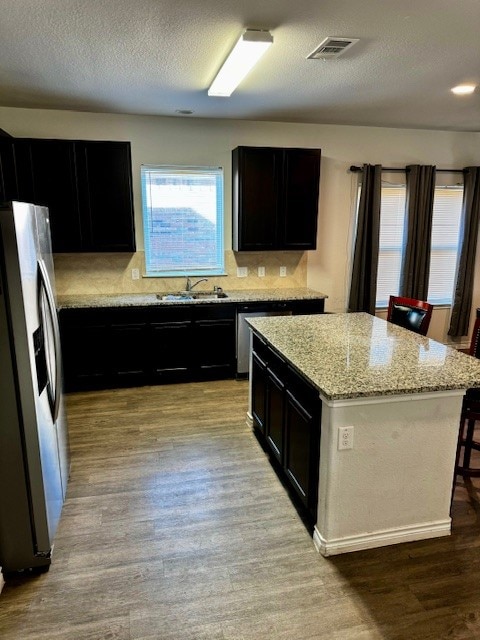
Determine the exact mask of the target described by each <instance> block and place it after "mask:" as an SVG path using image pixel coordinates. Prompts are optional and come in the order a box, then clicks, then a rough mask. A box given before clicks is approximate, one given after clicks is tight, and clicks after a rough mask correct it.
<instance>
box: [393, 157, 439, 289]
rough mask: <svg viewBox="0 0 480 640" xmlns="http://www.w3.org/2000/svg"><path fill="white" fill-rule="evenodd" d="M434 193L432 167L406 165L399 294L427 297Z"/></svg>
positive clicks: (433, 170) (433, 172)
mask: <svg viewBox="0 0 480 640" xmlns="http://www.w3.org/2000/svg"><path fill="white" fill-rule="evenodd" d="M434 194H435V167H434V166H427V165H410V166H408V167H407V193H406V196H407V198H406V204H405V231H404V243H405V250H404V253H403V262H402V271H401V276H400V295H401V296H407V297H408V298H416V299H417V300H426V299H427V296H428V276H429V274H430V244H431V237H432V216H433V196H434Z"/></svg>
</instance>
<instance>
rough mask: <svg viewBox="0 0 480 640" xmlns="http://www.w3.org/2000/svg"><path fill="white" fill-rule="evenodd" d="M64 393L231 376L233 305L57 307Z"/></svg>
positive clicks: (233, 362)
mask: <svg viewBox="0 0 480 640" xmlns="http://www.w3.org/2000/svg"><path fill="white" fill-rule="evenodd" d="M60 329H61V339H62V352H63V359H64V377H65V388H66V390H67V391H77V390H86V389H101V388H112V387H124V386H139V385H142V384H161V383H168V382H182V381H194V380H205V379H213V378H228V377H232V378H233V377H234V375H235V369H236V366H235V365H236V355H235V306H234V305H222V306H221V307H220V305H219V307H218V308H217V307H213V306H209V305H191V306H190V305H189V306H182V305H179V306H175V305H172V306H169V307H164V308H159V307H155V308H152V307H141V308H137V307H130V308H102V309H62V310H61V311H60Z"/></svg>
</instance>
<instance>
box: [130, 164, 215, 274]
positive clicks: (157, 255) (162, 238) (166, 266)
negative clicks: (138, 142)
mask: <svg viewBox="0 0 480 640" xmlns="http://www.w3.org/2000/svg"><path fill="white" fill-rule="evenodd" d="M155 177H158V178H159V179H161V178H162V177H163V178H164V179H165V181H166V182H168V180H170V181H171V185H170V186H169V185H168V184H164V185H161V184H160V185H155V184H154V182H155V180H154V179H155ZM202 177H203V178H206V179H207V181H208V179H210V182H211V186H210V187H207V189H206V190H205V193H204V194H201V195H200V194H196V193H195V190H194V187H193V188H190V192H191V193H188V189H185V193H182V192H181V191H180V190H179V189H178V188H177V189H176V187H179V186H180V185H179V184H177V183H176V181H177V180H178V182H179V183H180V182H181V180H182V179H187V180H188V179H189V178H190V179H192V180H193V179H194V178H197V179H200V180H201V179H202ZM141 184H142V212H143V237H144V246H145V271H146V273H145V275H146V276H147V277H166V276H168V277H169V276H184V275H192V276H214V275H224V274H225V253H224V208H223V202H224V176H223V169H222V167H200V166H196V167H194V166H173V165H142V166H141ZM156 186H157V187H158V189H156V193H154V189H155V187H156ZM162 188H163V189H164V193H163V194H162V193H161V192H160V191H159V190H160V189H162ZM209 190H210V191H211V192H210V193H209V192H208V191H209ZM175 191H177V192H175ZM177 202H178V206H176V207H175V205H176V204H177ZM158 204H164V208H165V209H168V207H169V206H170V207H171V208H172V209H173V208H176V209H178V211H179V212H181V210H182V208H184V209H185V213H184V220H182V219H181V217H179V218H178V225H179V227H178V230H177V231H178V236H176V240H177V242H178V252H176V253H175V252H174V250H173V249H172V246H171V245H170V241H171V240H175V235H174V234H168V233H166V232H165V227H166V225H165V221H163V228H162V226H161V224H160V225H159V220H158V218H157V220H155V217H154V216H155V214H154V210H155V209H156V208H159V207H158ZM155 205H157V206H155ZM187 211H189V212H191V213H190V215H193V216H194V218H193V219H197V220H200V222H201V220H202V219H203V220H207V221H209V222H211V223H213V229H212V235H211V236H208V238H207V240H208V243H209V244H210V245H212V246H211V247H204V248H205V249H206V252H205V253H204V254H203V255H202V252H201V247H200V251H198V252H195V251H192V246H194V245H195V243H196V239H195V238H193V241H192V236H191V235H189V234H190V233H193V234H194V233H195V229H194V227H192V225H190V224H189V222H188V218H185V217H186V216H187V215H188V214H187ZM177 215H179V216H181V214H180V213H178V214H177ZM172 219H173V221H174V222H175V216H174V215H172ZM155 223H157V227H156V228H157V231H156V230H155ZM192 242H193V244H192ZM198 242H200V239H198ZM169 245H170V246H169ZM195 248H197V247H195ZM162 250H164V251H165V253H162Z"/></svg>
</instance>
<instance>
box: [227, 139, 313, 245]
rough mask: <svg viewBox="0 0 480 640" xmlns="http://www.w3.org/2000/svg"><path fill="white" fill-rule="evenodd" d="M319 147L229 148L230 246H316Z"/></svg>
mask: <svg viewBox="0 0 480 640" xmlns="http://www.w3.org/2000/svg"><path fill="white" fill-rule="evenodd" d="M320 158H321V151H320V149H295V148H292V149H284V148H277V147H237V148H236V149H234V150H233V151H232V174H233V175H232V194H233V200H232V211H233V249H234V251H269V250H270V251H279V250H280V251H284V250H296V251H305V250H307V249H315V248H316V241H317V239H316V236H317V218H318V196H319V184H320Z"/></svg>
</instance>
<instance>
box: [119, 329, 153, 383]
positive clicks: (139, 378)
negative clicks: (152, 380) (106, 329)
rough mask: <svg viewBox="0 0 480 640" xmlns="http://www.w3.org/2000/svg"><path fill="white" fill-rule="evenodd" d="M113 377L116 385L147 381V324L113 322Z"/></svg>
mask: <svg viewBox="0 0 480 640" xmlns="http://www.w3.org/2000/svg"><path fill="white" fill-rule="evenodd" d="M110 344H111V359H110V364H111V367H112V377H113V382H114V384H115V386H117V385H119V386H124V385H135V384H143V383H144V382H145V381H146V373H147V372H146V365H147V356H146V354H147V344H146V325H145V324H143V323H139V324H112V326H111V329H110Z"/></svg>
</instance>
